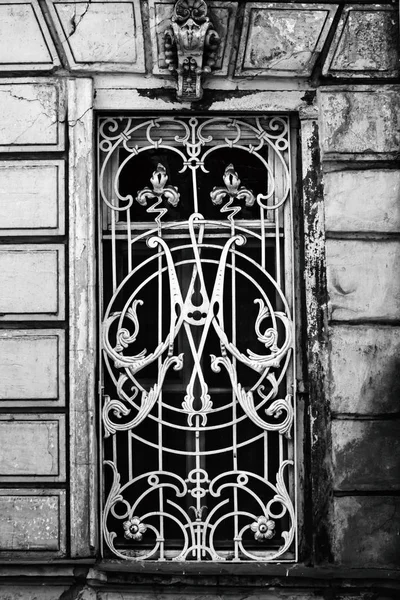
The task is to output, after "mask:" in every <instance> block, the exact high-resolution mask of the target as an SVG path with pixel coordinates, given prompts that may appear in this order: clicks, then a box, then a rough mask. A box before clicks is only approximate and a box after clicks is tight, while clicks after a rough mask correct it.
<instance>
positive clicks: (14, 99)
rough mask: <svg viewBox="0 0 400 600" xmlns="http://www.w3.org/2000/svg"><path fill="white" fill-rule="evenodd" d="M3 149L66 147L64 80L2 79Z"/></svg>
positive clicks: (0, 132) (0, 143) (0, 127)
mask: <svg viewBox="0 0 400 600" xmlns="http://www.w3.org/2000/svg"><path fill="white" fill-rule="evenodd" d="M0 93H1V108H2V115H3V118H2V119H0V151H1V152H35V151H38V150H63V149H64V141H65V134H64V129H65V125H64V123H65V103H64V99H63V97H62V96H63V83H62V82H59V81H57V82H56V81H54V80H53V81H52V80H43V79H38V80H29V79H28V80H19V81H18V83H11V82H10V81H9V80H6V79H3V80H0Z"/></svg>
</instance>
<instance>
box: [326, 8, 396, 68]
mask: <svg viewBox="0 0 400 600" xmlns="http://www.w3.org/2000/svg"><path fill="white" fill-rule="evenodd" d="M398 48H399V28H398V11H397V10H396V7H395V6H390V5H386V6H385V5H365V4H364V5H362V4H361V5H360V4H355V5H352V6H351V5H350V6H345V8H344V9H343V13H342V15H341V17H340V21H339V23H338V26H337V29H336V33H335V37H334V39H333V41H332V44H331V47H330V49H329V53H328V56H327V58H326V61H325V64H324V67H323V71H322V72H323V74H324V75H331V76H333V77H363V78H376V77H396V76H397V75H398V73H399V66H398V63H399V50H398Z"/></svg>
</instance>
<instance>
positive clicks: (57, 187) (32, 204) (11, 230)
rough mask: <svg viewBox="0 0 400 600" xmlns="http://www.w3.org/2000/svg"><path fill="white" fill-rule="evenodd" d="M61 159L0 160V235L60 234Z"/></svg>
mask: <svg viewBox="0 0 400 600" xmlns="http://www.w3.org/2000/svg"><path fill="white" fill-rule="evenodd" d="M64 171H65V169H64V161H62V160H43V161H39V160H21V161H11V160H10V161H0V235H35V234H36V235H63V234H64V232H65V224H64V212H65V210H64V203H65V192H64Z"/></svg>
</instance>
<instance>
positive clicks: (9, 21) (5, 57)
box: [0, 0, 60, 72]
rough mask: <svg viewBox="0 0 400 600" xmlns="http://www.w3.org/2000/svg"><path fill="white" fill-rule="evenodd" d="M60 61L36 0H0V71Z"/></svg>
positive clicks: (37, 68)
mask: <svg viewBox="0 0 400 600" xmlns="http://www.w3.org/2000/svg"><path fill="white" fill-rule="evenodd" d="M59 64H60V61H59V59H58V56H57V51H56V49H55V46H54V44H53V40H52V39H51V35H50V32H49V30H48V27H47V25H46V21H45V20H44V18H43V15H42V11H41V10H40V7H39V3H38V2H37V0H30V1H29V2H27V0H10V1H4V0H2V1H1V2H0V71H13V72H15V71H28V70H30V71H48V70H49V69H51V68H53V67H55V66H58V65H59Z"/></svg>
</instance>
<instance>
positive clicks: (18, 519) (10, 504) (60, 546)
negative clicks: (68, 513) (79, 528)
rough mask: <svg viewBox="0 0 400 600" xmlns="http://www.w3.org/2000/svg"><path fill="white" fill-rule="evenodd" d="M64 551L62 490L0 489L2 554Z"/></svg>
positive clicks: (13, 554) (56, 554) (24, 554)
mask: <svg viewBox="0 0 400 600" xmlns="http://www.w3.org/2000/svg"><path fill="white" fill-rule="evenodd" d="M32 553H33V554H34V556H38V555H39V554H40V553H44V554H51V555H53V556H63V555H64V554H65V492H64V491H63V490H39V489H2V490H0V556H4V557H7V558H8V559H10V558H11V557H17V556H29V555H32Z"/></svg>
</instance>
